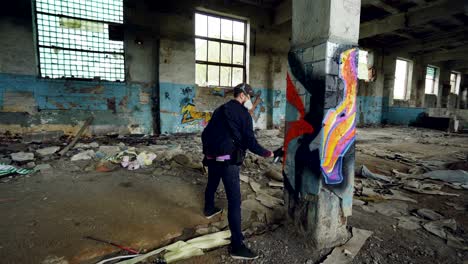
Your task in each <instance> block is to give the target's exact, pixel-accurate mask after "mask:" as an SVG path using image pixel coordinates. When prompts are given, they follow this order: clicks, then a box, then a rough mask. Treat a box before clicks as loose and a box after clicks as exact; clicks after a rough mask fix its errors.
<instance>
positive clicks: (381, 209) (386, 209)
mask: <svg viewBox="0 0 468 264" xmlns="http://www.w3.org/2000/svg"><path fill="white" fill-rule="evenodd" d="M362 209H363V210H364V211H367V212H370V213H379V214H382V215H386V216H401V215H407V214H408V204H407V203H404V202H399V201H386V202H380V203H371V204H368V205H365V206H362Z"/></svg>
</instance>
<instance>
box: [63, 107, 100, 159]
mask: <svg viewBox="0 0 468 264" xmlns="http://www.w3.org/2000/svg"><path fill="white" fill-rule="evenodd" d="M93 120H94V117H92V116H90V117H88V119H86V121H85V122H84V124H83V126H81V128H80V130H79V131H78V133H76V135H75V138H74V139H73V141H72V142H71V143H70V144H68V146H66V147H65V148H63V149H62V150H61V151H60V152H59V155H60V156H63V155H64V154H65V153H67V152H68V151H69V150H70V149H71V148H73V146H75V144H76V142H78V140H79V139H80V138H81V135H83V133H84V131H85V130H86V128H88V127H89V125H91V123H92V122H93Z"/></svg>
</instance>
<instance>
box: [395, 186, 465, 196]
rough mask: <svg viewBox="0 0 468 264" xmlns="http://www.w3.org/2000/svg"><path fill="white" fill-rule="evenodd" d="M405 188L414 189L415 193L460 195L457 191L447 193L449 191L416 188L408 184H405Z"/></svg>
mask: <svg viewBox="0 0 468 264" xmlns="http://www.w3.org/2000/svg"><path fill="white" fill-rule="evenodd" d="M403 189H405V190H408V191H412V192H415V193H421V194H432V195H443V196H460V195H459V194H456V193H447V192H442V191H437V190H423V189H416V188H412V187H408V186H404V187H403Z"/></svg>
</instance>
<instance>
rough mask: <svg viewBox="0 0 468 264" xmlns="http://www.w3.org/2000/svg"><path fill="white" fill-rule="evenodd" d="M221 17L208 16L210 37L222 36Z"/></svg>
mask: <svg viewBox="0 0 468 264" xmlns="http://www.w3.org/2000/svg"><path fill="white" fill-rule="evenodd" d="M220 33H221V19H219V18H217V17H208V37H209V38H220V36H221V34H220Z"/></svg>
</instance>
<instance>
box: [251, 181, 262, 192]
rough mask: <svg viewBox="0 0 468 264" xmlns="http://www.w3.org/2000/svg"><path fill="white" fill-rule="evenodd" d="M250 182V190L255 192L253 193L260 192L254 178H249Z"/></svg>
mask: <svg viewBox="0 0 468 264" xmlns="http://www.w3.org/2000/svg"><path fill="white" fill-rule="evenodd" d="M249 184H250V187H251V188H252V190H253V191H254V192H255V193H260V192H261V187H260V184H259V183H258V182H256V181H254V180H250V182H249Z"/></svg>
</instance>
